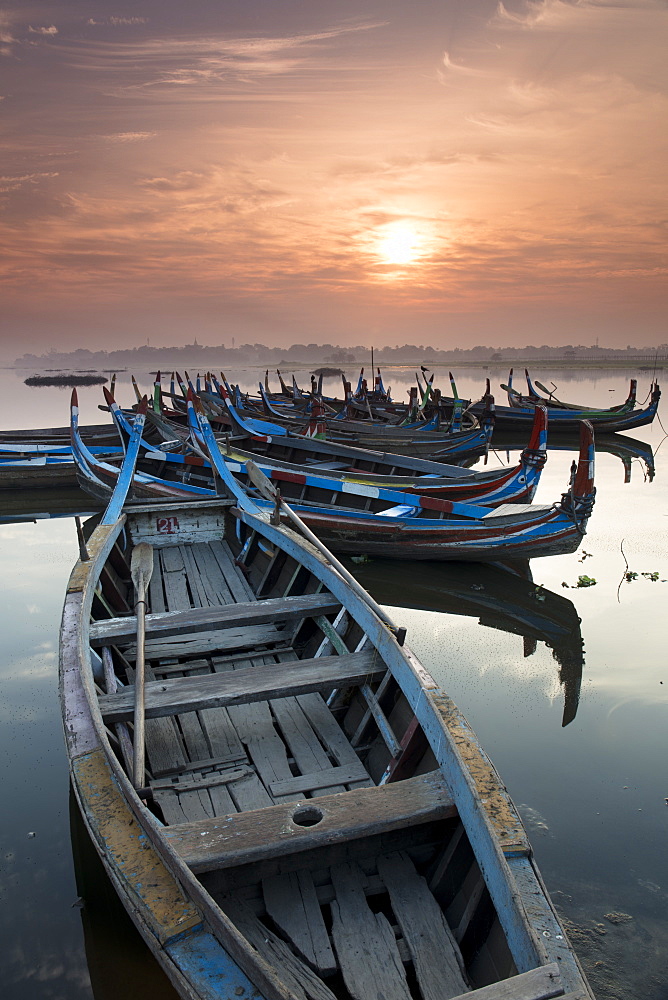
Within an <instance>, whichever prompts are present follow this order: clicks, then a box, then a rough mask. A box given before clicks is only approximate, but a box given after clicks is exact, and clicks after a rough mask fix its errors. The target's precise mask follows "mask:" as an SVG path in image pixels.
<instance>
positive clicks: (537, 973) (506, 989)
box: [451, 962, 590, 1000]
mask: <svg viewBox="0 0 668 1000" xmlns="http://www.w3.org/2000/svg"><path fill="white" fill-rule="evenodd" d="M552 997H563V1000H590V998H589V996H588V994H587V993H585V992H584V991H582V992H575V993H569V994H568V995H567V996H564V990H563V985H562V982H561V976H560V974H559V966H558V965H557V963H556V962H552V963H551V964H550V965H542V966H540V968H538V969H531V970H530V971H529V972H523V973H521V975H518V976H512V977H511V978H510V979H504V980H502V981H501V982H500V983H493V984H492V985H491V986H483V987H481V989H479V990H472V991H471V992H469V993H464V994H458V995H457V996H455V997H452V998H451V1000H551V998H552Z"/></svg>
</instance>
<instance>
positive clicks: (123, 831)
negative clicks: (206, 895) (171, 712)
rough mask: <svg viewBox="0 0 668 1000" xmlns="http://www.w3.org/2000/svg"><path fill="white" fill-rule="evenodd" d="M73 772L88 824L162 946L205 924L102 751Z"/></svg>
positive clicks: (79, 761)
mask: <svg viewBox="0 0 668 1000" xmlns="http://www.w3.org/2000/svg"><path fill="white" fill-rule="evenodd" d="M72 776H73V779H74V781H75V783H76V786H77V790H78V793H79V797H80V801H81V803H82V806H83V808H84V809H85V812H86V818H87V821H88V825H89V827H90V828H91V829H92V831H93V833H94V835H95V838H96V839H97V843H98V847H99V848H100V849H101V850H102V852H103V854H104V855H105V857H106V858H107V862H108V864H109V865H110V867H111V868H112V869H113V870H114V871H115V873H116V877H117V879H118V881H119V882H120V883H121V884H122V886H123V888H124V890H125V891H126V892H127V894H128V896H129V897H130V898H131V900H132V903H133V904H134V905H135V906H137V907H138V908H139V909H140V911H141V915H142V917H143V919H144V921H145V923H146V924H147V925H148V927H149V928H150V929H151V931H152V932H153V934H154V935H155V936H156V938H157V939H158V941H159V942H160V944H161V945H165V944H166V943H167V942H168V941H170V940H171V939H172V938H174V937H177V936H179V935H181V934H183V933H184V932H186V931H189V930H192V929H193V928H195V927H197V926H198V925H200V924H201V923H202V917H201V915H200V913H199V911H198V910H197V909H196V908H195V907H194V906H193V905H192V904H191V903H189V902H188V901H187V900H186V899H185V897H184V894H183V892H182V891H181V889H180V886H179V884H178V882H177V881H176V879H175V878H174V876H173V875H172V874H171V873H170V872H169V871H168V869H167V868H166V867H165V865H164V864H163V863H162V861H161V859H160V857H159V855H158V854H157V852H156V851H155V849H154V848H153V846H152V844H151V842H150V841H149V840H148V838H147V836H146V834H145V833H143V832H142V830H141V827H140V826H139V824H138V823H137V820H136V819H135V817H134V814H133V813H132V811H131V810H130V808H129V807H128V805H127V803H126V801H125V799H124V798H123V796H122V794H121V792H120V789H119V787H118V784H117V782H116V779H115V778H114V775H113V773H112V771H111V768H110V767H109V764H108V763H107V760H106V758H105V754H104V751H103V750H94V751H93V752H91V753H88V754H84V755H82V756H81V757H77V758H76V759H75V760H74V761H73V762H72Z"/></svg>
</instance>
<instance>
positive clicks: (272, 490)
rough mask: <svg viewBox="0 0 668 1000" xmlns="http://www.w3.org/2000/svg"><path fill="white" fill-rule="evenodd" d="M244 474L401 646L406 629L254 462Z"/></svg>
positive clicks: (247, 466) (249, 464)
mask: <svg viewBox="0 0 668 1000" xmlns="http://www.w3.org/2000/svg"><path fill="white" fill-rule="evenodd" d="M246 472H247V474H248V478H249V479H250V481H251V482H252V484H253V486H255V487H256V489H257V490H258V491H259V492H260V493H261V494H262V496H263V497H264V498H265V499H266V500H273V501H274V503H276V505H277V506H278V507H280V508H281V509H282V510H284V511H285V513H286V514H287V516H288V517H289V518H290V520H291V521H292V523H293V524H294V525H296V527H297V528H299V530H300V531H301V533H302V534H303V535H304V536H305V537H306V538H307V539H308V540H309V542H310V543H311V544H312V545H314V546H315V548H316V549H317V550H318V552H320V553H321V555H323V556H324V557H325V559H326V560H327V562H328V563H329V565H330V566H332V567H333V568H334V569H335V570H336V571H337V573H338V574H339V575H340V576H342V577H343V579H344V580H345V581H346V583H347V584H348V585H349V586H350V588H351V589H352V590H354V591H355V593H356V594H357V596H358V597H361V598H362V600H363V601H364V602H365V603H366V604H368V605H369V607H370V608H371V610H372V611H375V613H376V614H377V615H378V617H379V618H380V619H381V621H383V622H384V623H385V624H386V625H387V627H388V628H389V629H390V631H391V632H393V633H394V635H395V636H396V638H397V641H398V642H399V645H400V646H403V644H404V639H405V638H406V629H405V628H397V626H396V625H395V624H394V622H393V621H392V619H391V618H390V617H389V616H388V615H387V613H386V612H385V611H383V609H382V608H381V606H380V604H377V603H376V601H374V599H373V597H372V596H371V594H369V593H368V591H366V590H365V589H364V587H362V586H361V584H359V583H358V582H357V580H356V579H355V577H354V576H353V575H352V574H351V573H349V572H348V570H347V569H346V567H345V566H344V565H343V563H340V562H339V560H338V559H337V558H336V556H335V555H333V554H332V553H331V552H330V551H329V549H328V548H327V546H326V545H323V543H322V542H321V541H320V539H319V538H318V537H317V535H314V534H313V532H312V531H311V529H310V528H309V527H308V526H307V525H306V524H304V522H303V521H302V519H301V517H299V515H298V514H296V513H295V512H294V510H293V509H292V507H290V505H289V504H287V503H286V502H285V500H284V499H283V497H282V496H281V492H280V490H279V489H277V488H276V487H275V486H274V484H273V483H272V482H271V480H270V479H267V477H266V476H265V474H264V472H262V470H261V469H260V468H258V466H257V465H256V464H255V462H252V461H247V462H246Z"/></svg>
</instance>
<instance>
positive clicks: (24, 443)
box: [0, 423, 118, 453]
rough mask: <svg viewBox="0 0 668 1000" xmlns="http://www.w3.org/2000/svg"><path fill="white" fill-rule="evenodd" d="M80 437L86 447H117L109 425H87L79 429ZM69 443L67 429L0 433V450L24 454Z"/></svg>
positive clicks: (113, 433)
mask: <svg viewBox="0 0 668 1000" xmlns="http://www.w3.org/2000/svg"><path fill="white" fill-rule="evenodd" d="M80 430H81V436H82V438H83V440H84V441H85V443H86V444H87V445H88V447H106V446H107V445H110V446H111V447H112V448H115V447H116V446H117V445H118V434H117V433H116V431H115V429H114V427H113V426H112V425H111V424H108V423H107V424H87V425H84V426H82V427H81V428H80ZM69 443H70V429H69V427H41V428H28V429H27V430H13V431H12V430H9V431H0V448H8V447H11V446H16V449H20V450H22V451H24V452H26V453H33V452H39V451H40V450H43V448H44V446H46V447H47V448H48V449H53V448H58V447H63V446H65V447H68V446H69Z"/></svg>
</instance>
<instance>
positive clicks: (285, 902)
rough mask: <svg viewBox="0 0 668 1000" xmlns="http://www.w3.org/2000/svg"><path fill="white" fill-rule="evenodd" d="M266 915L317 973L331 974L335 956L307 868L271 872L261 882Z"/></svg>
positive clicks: (334, 970)
mask: <svg viewBox="0 0 668 1000" xmlns="http://www.w3.org/2000/svg"><path fill="white" fill-rule="evenodd" d="M262 894H263V897H264V904H265V907H266V911H267V913H268V915H269V916H270V917H271V919H272V920H273V922H274V923H275V924H276V926H277V927H279V928H280V929H281V931H283V933H284V934H285V935H286V937H287V938H289V940H290V942H291V943H292V945H293V946H294V948H296V950H297V952H298V954H299V955H301V957H302V958H303V959H305V960H306V961H307V962H308V963H309V965H310V966H311V967H312V968H314V969H315V970H316V972H318V973H319V974H320V975H333V974H334V973H335V972H336V970H337V965H336V959H335V958H334V952H333V951H332V947H331V944H330V942H329V935H328V933H327V928H326V927H325V921H324V919H323V916H322V911H321V909H320V904H319V903H318V897H317V894H316V891H315V886H314V884H313V878H312V876H311V873H310V872H309V871H299V872H289V873H287V874H285V875H272V876H271V877H270V878H266V879H264V880H263V882H262Z"/></svg>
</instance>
